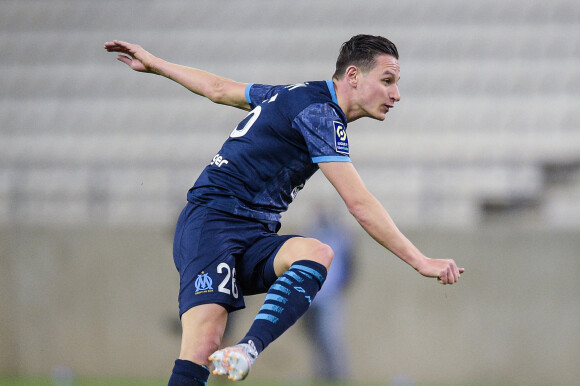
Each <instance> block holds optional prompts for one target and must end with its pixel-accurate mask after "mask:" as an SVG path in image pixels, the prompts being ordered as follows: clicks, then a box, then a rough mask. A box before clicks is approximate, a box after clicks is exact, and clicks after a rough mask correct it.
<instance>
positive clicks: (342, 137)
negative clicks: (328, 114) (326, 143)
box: [332, 121, 349, 154]
mask: <svg viewBox="0 0 580 386" xmlns="http://www.w3.org/2000/svg"><path fill="white" fill-rule="evenodd" d="M332 124H333V126H334V149H335V150H336V151H337V152H338V153H342V154H348V153H349V149H348V137H347V136H346V127H344V125H343V124H342V122H338V121H333V122H332Z"/></svg>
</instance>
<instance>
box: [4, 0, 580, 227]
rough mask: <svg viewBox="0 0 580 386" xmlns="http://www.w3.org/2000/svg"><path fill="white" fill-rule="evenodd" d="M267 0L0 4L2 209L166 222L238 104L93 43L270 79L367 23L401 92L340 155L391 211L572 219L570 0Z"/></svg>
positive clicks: (579, 80) (573, 47)
mask: <svg viewBox="0 0 580 386" xmlns="http://www.w3.org/2000/svg"><path fill="white" fill-rule="evenodd" d="M265 3H267V4H269V6H268V7H263V5H264V4H265ZM275 4H276V3H271V2H264V1H261V0H250V1H244V2H239V1H223V2H220V3H219V4H216V2H215V1H210V0H205V1H195V2H190V1H183V0H170V1H146V2H143V1H137V0H131V1H129V0H123V1H100V2H95V1H90V0H78V1H75V2H70V1H65V0H56V1H50V2H48V1H40V0H36V1H25V2H23V1H19V0H6V1H2V2H0V30H1V32H2V33H1V34H0V52H1V56H0V90H2V91H1V96H0V100H1V103H0V125H1V126H0V222H2V223H3V224H13V223H25V224H37V223H39V224H47V223H48V224H53V223H57V224H58V223H62V224H75V223H99V224H132V223H140V224H143V223H144V224H152V225H160V224H161V225H166V224H172V223H173V222H174V221H175V218H176V212H177V211H178V210H179V208H180V207H181V205H182V204H183V202H184V200H185V193H186V191H187V189H188V188H189V186H190V185H191V184H192V182H193V180H194V178H195V177H196V176H197V174H198V173H199V172H200V170H201V169H202V168H203V167H204V165H206V164H207V163H208V162H209V161H210V160H211V159H212V157H213V155H214V154H215V153H216V152H217V150H218V149H219V146H220V144H221V142H222V141H223V140H224V139H225V138H226V137H227V135H228V134H229V132H230V130H231V129H232V128H233V126H234V124H235V123H236V122H237V121H238V120H239V119H240V118H241V117H243V115H244V112H241V111H235V110H232V109H229V108H226V107H223V106H216V105H212V104H211V103H210V102H208V101H205V100H203V99H202V98H199V97H196V96H194V95H190V94H189V93H188V92H187V91H186V90H184V89H180V88H179V86H176V85H174V84H171V82H169V81H167V80H164V79H160V78H155V77H153V76H151V75H143V74H137V73H132V72H130V71H129V70H128V69H127V68H125V67H124V66H123V65H121V64H120V63H117V62H116V61H115V60H114V59H115V58H114V55H113V54H108V53H106V52H105V51H104V50H103V49H102V45H103V43H104V42H105V41H107V40H112V39H122V40H129V41H134V42H137V43H140V44H142V45H143V46H144V47H145V48H147V49H148V50H150V51H151V52H153V53H154V54H157V55H159V56H161V57H164V58H166V59H168V60H171V61H174V62H178V63H181V64H185V65H191V66H196V67H201V68H204V69H207V70H209V71H213V72H217V73H219V74H222V75H225V76H228V77H231V78H234V79H236V80H240V81H247V82H264V83H282V82H296V81H305V80H313V79H327V78H329V77H330V76H331V75H332V72H333V66H334V60H335V58H336V55H337V52H338V47H339V46H340V44H341V43H342V42H343V41H345V40H347V39H348V38H349V37H350V36H351V35H353V34H356V33H374V34H381V35H384V36H387V37H389V38H391V39H392V40H393V41H395V43H396V44H397V45H398V48H399V51H400V55H401V59H400V63H401V83H400V89H401V93H402V101H401V103H400V104H399V105H397V106H396V108H395V109H394V110H392V111H391V112H390V113H389V115H388V118H387V120H386V121H385V122H372V121H368V120H367V122H363V121H362V120H361V121H359V122H355V123H353V124H352V125H351V126H350V141H351V148H352V158H353V160H354V162H355V165H356V166H357V167H358V169H359V170H360V173H361V175H363V178H364V179H365V181H367V185H368V186H369V188H370V189H371V191H373V192H374V193H375V194H376V195H377V196H378V198H379V199H380V200H381V201H383V202H384V203H385V205H386V206H387V208H388V209H389V210H390V212H391V213H392V214H393V216H394V217H395V218H396V220H397V222H398V223H399V224H401V225H404V226H408V227H413V226H423V225H435V226H438V225H444V226H450V227H474V226H477V225H478V224H480V223H481V222H482V221H485V220H486V219H489V218H490V214H492V215H500V216H501V214H502V213H506V212H509V213H510V215H514V214H516V215H517V214H522V213H523V214H526V213H533V216H531V218H533V219H534V220H535V222H536V223H537V224H539V225H548V226H553V227H562V228H569V227H576V228H577V227H579V226H580V220H578V219H579V218H580V204H579V202H580V114H579V113H578V112H579V111H580V35H579V34H578V31H579V30H578V28H579V25H580V6H578V2H577V1H574V0H555V1H551V2H537V1H527V0H513V1H504V0H487V1H482V0H475V1H470V2H465V1H461V0H442V1H420V0H415V1H405V2H391V3H390V4H389V5H388V7H387V6H385V2H383V1H378V0H371V1H366V2H365V3H364V9H363V7H362V6H360V7H361V9H358V10H357V11H356V12H354V13H353V12H352V8H351V2H346V1H345V2H342V1H341V2H334V1H316V2H313V1H303V0H298V1H294V2H292V6H288V5H287V4H286V2H284V3H279V4H280V5H279V6H276V5H275ZM357 7H359V6H357ZM256 10H259V15H256ZM554 176H557V177H558V178H555V177H554ZM309 184H310V185H313V186H315V187H316V188H310V187H309V188H310V189H307V190H309V191H310V193H308V194H309V195H310V197H316V196H317V195H323V194H326V193H327V189H328V188H327V187H326V185H325V184H324V183H323V182H322V181H321V180H320V179H319V178H313V180H312V181H311V182H310V183H309ZM305 192H306V191H305ZM302 194H306V193H302ZM299 197H300V196H299ZM306 210H307V209H301V208H300V207H299V208H298V209H297V213H298V215H296V216H295V217H293V219H294V221H298V222H299V221H300V218H301V216H300V213H305V212H304V211H306ZM301 211H303V212H301ZM491 217H493V216H491ZM526 218H530V217H526Z"/></svg>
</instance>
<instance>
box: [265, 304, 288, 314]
mask: <svg viewBox="0 0 580 386" xmlns="http://www.w3.org/2000/svg"><path fill="white" fill-rule="evenodd" d="M264 310H267V311H272V312H276V313H278V314H281V313H282V311H284V308H283V307H280V306H277V305H275V304H272V303H266V304H264V305H263V306H262V308H260V312H262V311H264Z"/></svg>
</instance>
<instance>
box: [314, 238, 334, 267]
mask: <svg viewBox="0 0 580 386" xmlns="http://www.w3.org/2000/svg"><path fill="white" fill-rule="evenodd" d="M333 258H334V251H333V250H332V248H331V247H330V246H329V245H327V244H324V243H322V242H320V241H318V244H317V245H316V247H315V249H314V251H313V254H312V260H314V261H316V262H317V263H320V264H322V265H324V266H325V267H326V269H329V268H330V264H331V263H332V259H333Z"/></svg>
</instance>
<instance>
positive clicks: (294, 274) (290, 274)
mask: <svg viewBox="0 0 580 386" xmlns="http://www.w3.org/2000/svg"><path fill="white" fill-rule="evenodd" d="M285 274H286V275H288V276H290V277H291V278H292V279H294V280H296V281H297V282H298V283H302V281H303V280H304V278H302V277H300V275H297V274H296V273H294V272H292V271H290V270H288V271H286V273H285Z"/></svg>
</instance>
